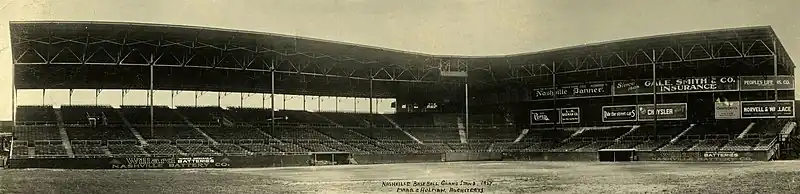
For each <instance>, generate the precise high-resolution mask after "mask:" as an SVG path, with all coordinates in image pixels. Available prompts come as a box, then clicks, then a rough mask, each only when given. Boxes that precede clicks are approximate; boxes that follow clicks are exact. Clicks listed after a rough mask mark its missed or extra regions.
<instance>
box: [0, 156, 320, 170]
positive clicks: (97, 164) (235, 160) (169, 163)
mask: <svg viewBox="0 0 800 194" xmlns="http://www.w3.org/2000/svg"><path fill="white" fill-rule="evenodd" d="M312 159H313V157H312V156H311V155H290V156H227V157H131V158H123V157H119V158H30V159H9V160H8V162H7V166H6V167H7V168H62V169H180V168H259V167H281V166H308V165H309V164H310V161H311V160H312Z"/></svg>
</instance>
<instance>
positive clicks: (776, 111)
mask: <svg viewBox="0 0 800 194" xmlns="http://www.w3.org/2000/svg"><path fill="white" fill-rule="evenodd" d="M741 115H742V118H775V117H776V116H777V117H778V118H794V101H791V100H781V101H777V102H775V101H746V102H742V113H741Z"/></svg>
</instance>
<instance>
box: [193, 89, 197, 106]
mask: <svg viewBox="0 0 800 194" xmlns="http://www.w3.org/2000/svg"><path fill="white" fill-rule="evenodd" d="M197 93H198V91H194V107H197V97H198V96H197Z"/></svg>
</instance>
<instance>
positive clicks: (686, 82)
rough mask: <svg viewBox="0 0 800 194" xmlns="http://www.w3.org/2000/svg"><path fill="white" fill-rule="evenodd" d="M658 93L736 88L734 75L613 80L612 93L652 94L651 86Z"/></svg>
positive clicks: (729, 89)
mask: <svg viewBox="0 0 800 194" xmlns="http://www.w3.org/2000/svg"><path fill="white" fill-rule="evenodd" d="M654 86H655V90H656V92H658V93H659V94H669V93H683V92H711V91H734V90H738V88H739V84H738V82H737V79H736V78H735V77H693V78H670V79H660V80H656V81H655V82H654V81H653V80H635V81H616V82H614V95H636V94H652V93H653V87H654Z"/></svg>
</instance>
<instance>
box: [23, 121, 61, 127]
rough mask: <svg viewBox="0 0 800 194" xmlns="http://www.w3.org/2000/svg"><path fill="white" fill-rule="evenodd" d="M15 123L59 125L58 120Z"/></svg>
mask: <svg viewBox="0 0 800 194" xmlns="http://www.w3.org/2000/svg"><path fill="white" fill-rule="evenodd" d="M14 124H15V125H46V126H49V125H58V122H57V121H16V123H14Z"/></svg>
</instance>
